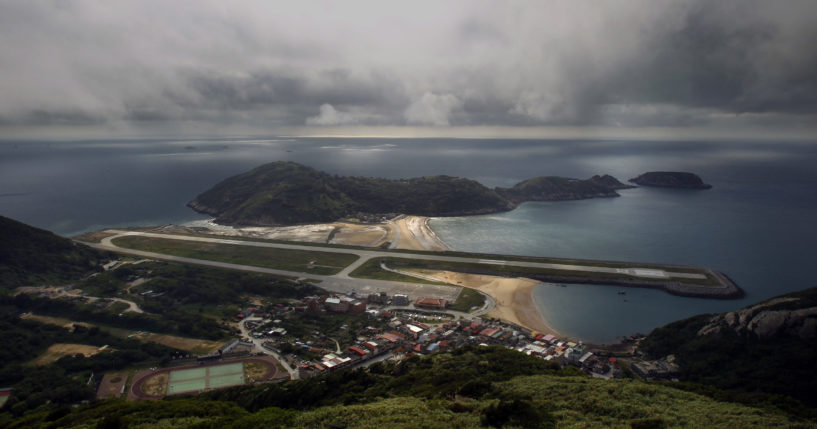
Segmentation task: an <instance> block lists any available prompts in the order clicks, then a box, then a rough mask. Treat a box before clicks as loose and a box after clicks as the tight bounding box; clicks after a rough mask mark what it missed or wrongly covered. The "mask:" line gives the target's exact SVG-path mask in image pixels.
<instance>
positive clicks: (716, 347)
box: [640, 288, 817, 407]
mask: <svg viewBox="0 0 817 429" xmlns="http://www.w3.org/2000/svg"><path fill="white" fill-rule="evenodd" d="M815 339H817V288H812V289H806V290H804V291H800V292H796V293H791V294H787V295H783V296H779V297H776V298H773V299H770V300H767V301H764V302H761V303H759V304H755V305H751V306H748V307H745V308H742V309H740V310H736V311H731V312H728V313H722V314H715V315H700V316H695V317H692V318H689V319H685V320H681V321H678V322H674V323H671V324H669V325H667V326H664V327H662V328H657V329H655V330H654V331H653V332H652V333H650V335H649V336H648V337H647V338H645V339H644V341H643V342H642V343H641V346H640V349H641V350H642V351H643V352H645V353H646V354H647V355H649V356H651V357H654V358H659V357H662V356H667V355H670V354H672V355H675V356H676V362H677V363H678V364H679V365H680V367H681V376H680V378H681V380H685V381H694V382H699V383H705V384H711V385H714V386H716V387H719V388H722V389H729V390H733V391H736V392H740V393H741V394H744V395H751V394H753V393H752V392H764V393H774V394H781V395H788V396H791V397H794V398H796V399H799V400H800V401H803V402H804V403H805V404H806V405H808V406H812V407H814V406H817V386H815V385H814V383H813V380H814V379H815V377H817V370H815V369H814V364H813V362H815V360H817V341H815Z"/></svg>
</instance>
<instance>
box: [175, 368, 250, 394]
mask: <svg viewBox="0 0 817 429" xmlns="http://www.w3.org/2000/svg"><path fill="white" fill-rule="evenodd" d="M240 384H244V364H243V363H240V362H238V363H231V364H227V365H216V366H207V367H202V368H190V369H179V370H176V371H170V378H169V380H168V383H167V394H168V395H173V394H177V393H186V392H195V391H200V390H205V389H216V388H219V387H227V386H236V385H240Z"/></svg>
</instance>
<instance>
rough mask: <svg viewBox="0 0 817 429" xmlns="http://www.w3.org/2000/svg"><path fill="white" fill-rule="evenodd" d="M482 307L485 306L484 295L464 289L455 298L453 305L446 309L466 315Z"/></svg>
mask: <svg viewBox="0 0 817 429" xmlns="http://www.w3.org/2000/svg"><path fill="white" fill-rule="evenodd" d="M483 305H485V295H483V294H481V293H480V292H478V291H476V290H474V289H471V288H467V287H464V288H462V290H461V291H460V294H459V295H458V296H457V300H456V301H454V303H453V304H451V305H449V306H448V308H449V309H450V310H456V311H463V312H466V313H467V312H469V311H471V309H472V308H474V307H477V308H480V307H482V306H483Z"/></svg>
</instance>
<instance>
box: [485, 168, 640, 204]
mask: <svg viewBox="0 0 817 429" xmlns="http://www.w3.org/2000/svg"><path fill="white" fill-rule="evenodd" d="M625 188H632V186H629V185H625V184H623V183H621V182H619V181H618V180H617V179H616V178H615V177H612V176H609V175H604V176H593V177H592V178H590V179H588V180H577V179H568V178H566V177H555V176H548V177H534V178H532V179H528V180H525V181H523V182H520V183H517V184H516V185H514V186H513V187H512V188H497V189H496V190H497V192H498V193H499V194H500V195H502V196H503V197H505V198H507V199H508V200H510V201H511V202H514V203H517V204H518V203H522V202H525V201H564V200H580V199H586V198H609V197H617V196H619V195H618V193H617V192H616V191H615V190H616V189H625Z"/></svg>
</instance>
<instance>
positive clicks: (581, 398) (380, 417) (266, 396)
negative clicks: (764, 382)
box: [0, 347, 813, 429]
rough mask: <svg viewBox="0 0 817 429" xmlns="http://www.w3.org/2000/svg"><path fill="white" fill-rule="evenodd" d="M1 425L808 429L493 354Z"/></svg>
mask: <svg viewBox="0 0 817 429" xmlns="http://www.w3.org/2000/svg"><path fill="white" fill-rule="evenodd" d="M3 423H5V424H6V426H7V427H9V428H22V427H25V428H38V427H67V428H87V427H139V428H168V427H192V428H201V429H204V428H219V429H220V428H246V427H258V428H278V427H287V428H289V427H293V428H386V427H388V428H417V427H428V428H448V427H461V428H475V427H524V428H552V427H559V428H562V427H566V428H573V427H575V428H587V427H613V428H662V427H680V426H686V427H734V426H743V427H781V426H786V427H813V426H811V425H810V423H809V422H807V421H806V422H803V421H800V422H798V421H797V420H793V419H791V418H790V417H789V416H787V415H785V414H784V413H783V412H781V411H779V410H775V409H759V408H752V407H748V406H745V405H740V404H735V403H729V402H722V401H715V400H713V399H710V398H708V397H705V396H702V395H698V394H694V393H690V392H685V391H682V390H678V389H673V388H671V387H668V386H665V385H661V384H651V383H644V382H640V381H635V380H612V381H605V380H599V379H593V378H590V377H587V376H585V375H583V374H579V373H577V372H575V371H573V370H558V369H556V368H555V367H554V366H552V365H551V364H549V363H547V362H545V361H543V360H541V359H538V358H534V357H530V356H526V355H524V354H522V353H518V352H515V351H511V350H507V349H504V348H501V347H466V348H461V349H458V350H456V351H454V352H450V353H441V354H436V355H432V356H428V357H422V358H420V357H413V358H410V359H407V360H404V361H402V362H400V363H380V364H376V365H374V366H373V367H371V369H370V370H369V371H364V370H356V371H346V372H339V373H334V374H331V375H328V376H322V377H316V378H312V379H308V380H301V381H290V382H285V383H281V384H263V385H258V386H254V387H236V388H231V389H226V390H220V391H213V392H209V393H205V394H202V395H199V396H196V397H182V398H174V399H166V400H162V401H144V402H129V403H125V402H121V401H105V402H96V403H92V404H89V405H86V406H82V407H79V408H75V409H62V410H57V411H50V412H48V411H41V412H39V413H37V412H35V413H31V414H28V415H26V416H23V417H21V418H18V419H16V420H6V421H5V422H4V421H3V420H0V424H3Z"/></svg>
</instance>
